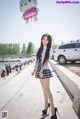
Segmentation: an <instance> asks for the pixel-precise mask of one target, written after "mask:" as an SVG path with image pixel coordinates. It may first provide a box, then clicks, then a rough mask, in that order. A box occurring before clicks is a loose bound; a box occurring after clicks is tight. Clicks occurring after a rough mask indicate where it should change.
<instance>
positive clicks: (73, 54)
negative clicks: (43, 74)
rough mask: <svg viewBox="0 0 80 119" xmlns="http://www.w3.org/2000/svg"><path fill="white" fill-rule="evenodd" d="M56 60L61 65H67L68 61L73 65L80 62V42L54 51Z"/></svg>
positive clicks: (61, 46) (63, 45) (59, 47)
mask: <svg viewBox="0 0 80 119" xmlns="http://www.w3.org/2000/svg"><path fill="white" fill-rule="evenodd" d="M54 60H55V61H58V62H59V63H60V64H65V63H67V61H71V62H72V63H73V62H75V61H80V40H78V41H76V42H70V43H66V44H62V45H60V46H58V47H57V48H56V49H55V50H54Z"/></svg>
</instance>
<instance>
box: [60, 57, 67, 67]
mask: <svg viewBox="0 0 80 119" xmlns="http://www.w3.org/2000/svg"><path fill="white" fill-rule="evenodd" d="M58 61H59V64H62V65H63V64H66V62H67V61H66V58H65V57H64V56H59V58H58Z"/></svg>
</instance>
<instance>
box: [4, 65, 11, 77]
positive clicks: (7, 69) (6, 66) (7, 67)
mask: <svg viewBox="0 0 80 119" xmlns="http://www.w3.org/2000/svg"><path fill="white" fill-rule="evenodd" d="M5 69H6V73H7V76H8V75H9V72H10V71H9V66H8V65H7V64H5Z"/></svg>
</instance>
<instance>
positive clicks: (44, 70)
mask: <svg viewBox="0 0 80 119" xmlns="http://www.w3.org/2000/svg"><path fill="white" fill-rule="evenodd" d="M51 43H52V37H51V36H50V35H49V34H44V35H43V36H42V38H41V44H40V48H39V50H38V52H37V55H36V63H35V67H34V71H33V72H32V75H35V77H36V78H39V79H40V83H41V86H42V89H43V94H44V101H45V107H44V110H42V113H43V114H47V110H48V108H49V107H50V106H51V113H52V116H51V117H50V118H51V119H57V116H56V111H57V108H56V107H55V108H54V102H53V97H52V93H51V91H50V88H49V85H50V78H51V77H53V75H52V73H51V70H50V69H49V66H48V61H49V57H50V49H51ZM48 99H49V101H50V103H49V102H48Z"/></svg>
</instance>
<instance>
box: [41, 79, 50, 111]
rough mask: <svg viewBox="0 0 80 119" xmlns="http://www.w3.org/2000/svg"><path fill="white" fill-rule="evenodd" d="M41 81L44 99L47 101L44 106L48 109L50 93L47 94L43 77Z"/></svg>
mask: <svg viewBox="0 0 80 119" xmlns="http://www.w3.org/2000/svg"><path fill="white" fill-rule="evenodd" d="M40 83H41V86H42V90H43V95H44V101H45V107H44V109H47V106H48V95H47V93H46V91H45V90H44V82H43V79H40Z"/></svg>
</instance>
